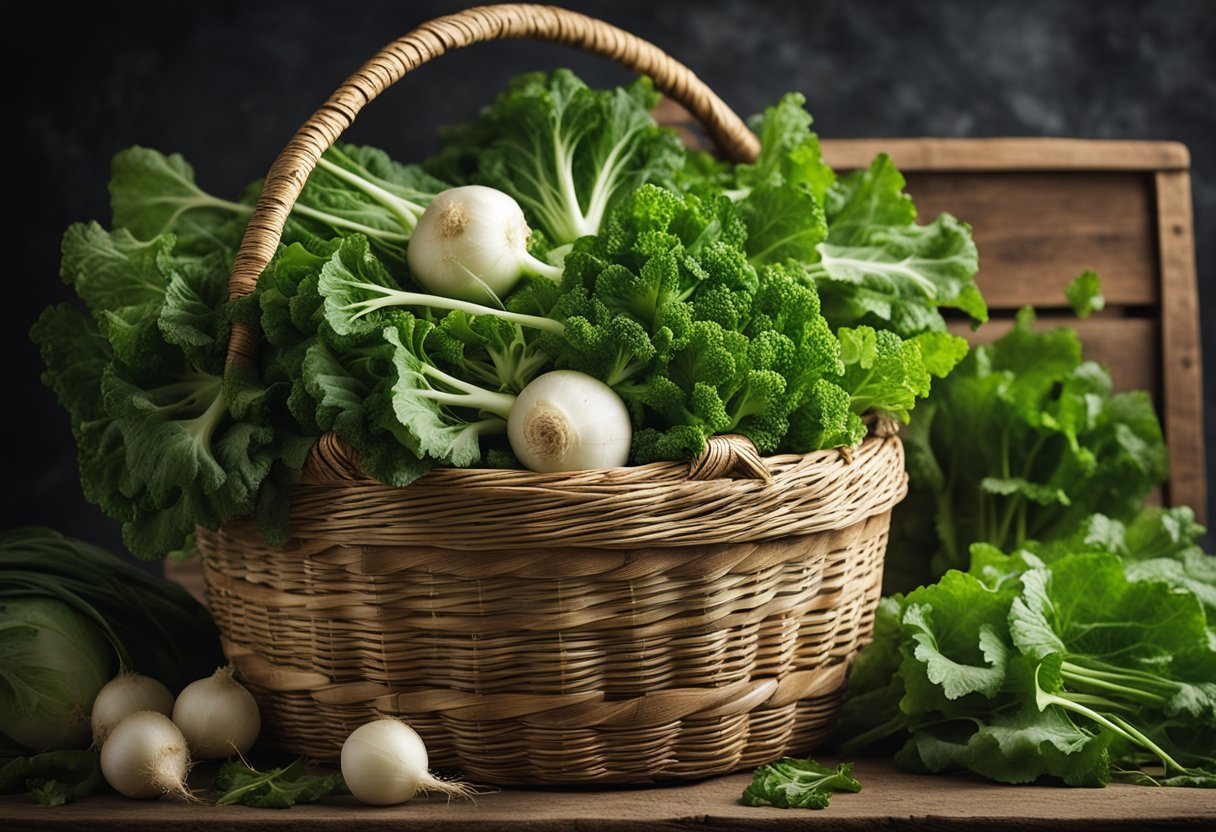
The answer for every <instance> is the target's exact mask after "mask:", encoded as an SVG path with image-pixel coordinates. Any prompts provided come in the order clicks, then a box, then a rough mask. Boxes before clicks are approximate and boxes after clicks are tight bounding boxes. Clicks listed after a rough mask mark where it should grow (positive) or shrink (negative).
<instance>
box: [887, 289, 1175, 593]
mask: <svg viewBox="0 0 1216 832" xmlns="http://www.w3.org/2000/svg"><path fill="white" fill-rule="evenodd" d="M901 437H902V439H903V441H904V447H905V450H906V453H907V466H908V476H909V486H910V488H909V495H908V499H907V500H905V501H904V503H903V504H901V505H900V506H899V507H898V508H897V509H896V513H895V516H894V519H893V522H892V527H893V532H892V539H891V545H890V549H889V552H888V557H887V561H886V572H885V574H884V584H885V588H886V589H887V591H888V592H890V591H895V590H907V589H911V588H913V587H915V586H917V585H919V584H921V583H924V582H925V581H928V580H932V579H934V578H936V577H939V576H941V575H942V574H943V573H945V571H946V570H947V569H952V568H953V569H966V568H967V564H968V553H969V549H970V546H971V544H972V543H977V542H982V543H988V544H991V545H993V546H996V547H997V548H1000V549H1004V550H1007V551H1008V550H1010V549H1014V548H1017V547H1019V546H1022V545H1024V544H1025V543H1026V542H1027V541H1030V540H1054V539H1057V538H1060V537H1063V536H1065V535H1068V534H1070V533H1072V532H1073V531H1074V530H1076V529H1077V528H1078V527H1079V525H1080V524H1081V523H1083V522H1084V521H1085V520H1086V518H1088V517H1089V516H1090V515H1092V514H1094V513H1096V512H1102V513H1104V514H1106V515H1108V516H1110V517H1113V518H1115V519H1119V520H1127V519H1130V518H1132V517H1134V516H1135V515H1136V512H1137V511H1138V510H1139V508H1140V506H1141V504H1142V503H1143V502H1144V499H1145V497H1146V496H1147V495H1148V494H1149V492H1150V491H1151V490H1152V489H1153V488H1154V487H1156V486H1157V485H1158V484H1159V483H1160V482H1161V481H1162V480H1163V479H1164V478H1165V475H1166V471H1167V467H1168V456H1167V454H1166V449H1165V443H1164V440H1163V438H1162V434H1161V426H1160V423H1159V422H1158V421H1157V414H1156V411H1155V410H1154V409H1153V403H1152V399H1151V398H1150V397H1149V395H1148V394H1147V393H1145V392H1143V391H1130V392H1123V393H1113V394H1112V392H1111V379H1110V373H1109V372H1108V371H1107V370H1106V369H1105V368H1103V367H1101V366H1099V365H1098V364H1095V363H1094V362H1092V361H1082V358H1081V341H1080V339H1079V338H1078V337H1077V333H1076V331H1075V330H1072V329H1068V328H1057V329H1051V330H1046V331H1041V332H1040V331H1036V330H1035V315H1034V311H1033V310H1031V309H1029V308H1026V309H1023V310H1021V312H1020V313H1019V314H1018V317H1017V321H1016V323H1015V325H1014V327H1013V328H1012V329H1011V330H1010V331H1009V332H1008V333H1006V334H1005V335H1004V336H1002V337H1001V338H1000V339H998V340H997V341H996V342H994V343H992V344H987V345H983V346H980V347H976V348H975V349H973V350H972V351H971V353H970V354H969V355H968V356H967V357H966V358H965V359H964V360H963V361H962V362H961V363H960V364H959V366H958V368H957V369H956V370H955V371H954V372H953V373H952V374H951V375H950V377H949V378H948V379H946V380H945V381H944V382H942V383H941V384H939V385H937V386H936V387H935V389H934V393H933V396H932V397H931V398H930V399H929V400H928V401H926V402H924V403H923V404H922V405H921V406H920V407H919V408H918V409H917V413H916V418H915V419H913V420H912V422H911V424H910V425H909V426H908V427H907V428H906V429H905V430H904V431H902V432H901ZM926 553H931V557H926Z"/></svg>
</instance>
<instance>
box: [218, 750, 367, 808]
mask: <svg viewBox="0 0 1216 832" xmlns="http://www.w3.org/2000/svg"><path fill="white" fill-rule="evenodd" d="M213 788H214V789H215V791H217V792H220V793H221V794H220V796H219V798H218V799H217V800H216V805H218V806H229V805H233V804H240V805H243V806H252V807H253V808H255V809H290V808H291V807H292V806H295V805H296V804H299V803H316V802H317V801H318V800H320V799H321V798H323V797H328V796H329V795H331V794H350V790H349V789H347V788H346V782H345V781H344V780H343V779H342V775H341V774H322V775H318V774H308V773H307V770H306V769H305V767H304V761H303V760H296V761H295V762H293V763H291V764H290V765H287V766H284V767H283V768H272V769H269V770H267V771H258V770H257V769H255V768H253V767H252V766H250V765H248V764H246V763H245V762H244V761H241V760H232V761H229V762H227V763H224V765H222V766H220V770H219V774H217V775H216V778H215V785H214V787H213Z"/></svg>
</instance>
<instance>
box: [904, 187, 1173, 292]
mask: <svg viewBox="0 0 1216 832" xmlns="http://www.w3.org/2000/svg"><path fill="white" fill-rule="evenodd" d="M907 180H908V192H909V193H910V194H912V198H913V199H914V200H915V201H916V206H917V209H918V210H919V213H920V216H921V218H922V220H921V221H922V222H928V221H930V220H932V219H933V217H936V216H937V215H938V214H939V213H942V212H946V213H950V214H953V215H954V216H956V217H958V218H960V219H962V220H964V221H965V222H967V223H970V225H971V227H972V230H973V232H974V235H975V244H976V246H977V247H978V248H979V252H980V273H979V276H978V278H977V280H978V282H979V286H980V290H981V291H983V293H984V299H985V300H987V302H988V306H989V307H990V308H992V309H1017V308H1018V307H1021V306H1024V305H1025V304H1028V303H1029V304H1033V305H1034V306H1036V307H1038V308H1040V309H1053V308H1055V309H1059V308H1065V307H1067V305H1068V302H1067V300H1066V299H1065V297H1064V287H1065V286H1067V285H1068V281H1070V280H1071V279H1072V278H1074V277H1076V276H1077V275H1078V274H1080V273H1081V272H1082V271H1084V270H1085V269H1093V270H1094V271H1096V272H1097V273H1098V275H1099V276H1100V277H1101V278H1102V291H1103V294H1105V295H1106V301H1107V303H1108V304H1110V305H1112V306H1150V305H1155V304H1156V303H1157V302H1158V299H1159V290H1158V283H1157V261H1156V258H1157V245H1156V224H1155V222H1154V218H1153V192H1152V185H1153V179H1152V177H1151V176H1146V175H1144V174H1138V173H944V172H928V173H926V172H921V171H912V172H909V173H908V174H907Z"/></svg>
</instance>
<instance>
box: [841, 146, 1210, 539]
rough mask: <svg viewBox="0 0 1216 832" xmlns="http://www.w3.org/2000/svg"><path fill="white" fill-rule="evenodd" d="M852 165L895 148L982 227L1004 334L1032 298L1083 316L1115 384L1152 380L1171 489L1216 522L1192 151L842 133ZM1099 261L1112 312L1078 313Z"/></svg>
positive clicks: (1174, 499) (979, 238) (909, 174)
mask: <svg viewBox="0 0 1216 832" xmlns="http://www.w3.org/2000/svg"><path fill="white" fill-rule="evenodd" d="M823 150H824V156H825V157H826V158H827V161H828V162H829V163H830V164H831V165H832V166H833V167H834V168H836V169H837V170H839V171H847V170H854V169H857V168H861V167H866V166H868V165H869V164H870V161H871V160H872V159H873V158H874V156H875V155H876V154H878V153H880V152H883V153H887V154H889V155H890V156H891V158H892V160H893V161H894V162H895V164H896V166H897V167H898V168H899V169H900V170H901V171H903V173H904V175H905V176H906V178H907V180H908V191H909V193H911V194H912V197H913V198H914V199H915V201H916V205H917V208H918V209H919V211H920V215H921V217H922V218H924V219H925V221H927V220H929V219H931V218H932V217H933V216H935V215H937V214H938V213H941V212H943V211H945V212H949V213H951V214H953V215H955V216H956V217H958V218H959V219H961V220H964V221H965V222H968V223H970V224H971V226H972V228H973V230H974V233H975V241H976V245H977V246H978V248H979V252H980V273H979V277H978V282H979V285H980V289H981V290H982V291H983V293H984V297H985V298H986V299H987V301H988V305H989V307H990V309H991V315H992V320H990V321H989V322H988V323H987V324H985V325H984V326H981V327H980V328H979V330H978V331H976V332H971V331H970V327H969V326H968V324H967V322H966V321H963V320H959V321H957V322H952V328H953V329H954V330H955V331H956V332H958V333H959V334H962V335H966V336H967V337H968V338H969V339H970V340H972V341H973V342H975V343H980V342H985V341H991V340H994V339H996V338H998V337H999V336H1000V335H1001V334H1003V333H1004V332H1005V331H1006V330H1008V329H1009V327H1010V326H1011V324H1012V319H1013V316H1014V313H1016V311H1017V310H1018V308H1019V307H1021V306H1023V305H1025V304H1032V305H1034V306H1035V307H1036V308H1037V309H1038V310H1039V316H1040V321H1039V325H1040V326H1044V327H1051V326H1059V325H1067V326H1072V327H1075V328H1076V329H1077V331H1078V333H1079V334H1080V336H1081V340H1082V342H1083V343H1084V348H1085V357H1086V358H1090V359H1093V360H1095V361H1098V362H1099V363H1101V364H1104V365H1106V366H1107V367H1109V368H1110V371H1111V376H1112V377H1113V380H1114V384H1115V387H1116V388H1117V389H1121V390H1129V389H1142V390H1148V391H1149V392H1150V393H1151V394H1152V395H1153V399H1154V401H1155V402H1156V403H1157V406H1158V412H1159V413H1160V415H1161V417H1162V426H1163V428H1164V430H1165V438H1166V443H1167V444H1168V446H1169V451H1170V477H1169V481H1168V482H1167V483H1166V486H1165V488H1164V490H1163V494H1162V495H1161V496H1162V499H1163V501H1164V502H1165V503H1166V504H1167V505H1189V506H1191V507H1192V508H1194V510H1195V513H1196V515H1197V516H1198V517H1199V518H1200V519H1201V520H1203V519H1204V514H1205V509H1206V504H1207V503H1206V500H1207V493H1206V481H1205V469H1204V459H1205V458H1204V452H1203V412H1202V411H1203V370H1202V366H1201V358H1200V356H1201V346H1200V341H1199V298H1198V289H1197V287H1196V278H1195V242H1194V231H1193V226H1192V216H1191V180H1190V173H1189V165H1190V157H1189V154H1188V153H1187V149H1186V147H1184V146H1183V145H1181V144H1178V143H1176V142H1133V141H1092V140H1078V139H837V140H825V141H824V142H823ZM1085 269H1093V270H1094V271H1096V272H1097V273H1098V275H1099V276H1100V277H1101V278H1102V287H1103V293H1104V294H1105V295H1106V303H1107V305H1106V309H1104V310H1103V311H1102V312H1100V313H1098V314H1095V315H1093V316H1091V317H1090V318H1089V319H1087V320H1078V319H1077V318H1076V317H1074V316H1073V315H1072V312H1071V310H1070V309H1069V308H1068V304H1067V302H1066V300H1065V298H1064V287H1065V286H1066V285H1067V284H1068V282H1069V281H1070V280H1071V279H1072V278H1074V277H1075V276H1076V275H1077V274H1079V273H1080V272H1082V271H1084V270H1085Z"/></svg>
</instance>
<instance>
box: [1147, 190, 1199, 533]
mask: <svg viewBox="0 0 1216 832" xmlns="http://www.w3.org/2000/svg"><path fill="white" fill-rule="evenodd" d="M1156 185H1157V226H1156V227H1157V232H1158V234H1159V235H1160V252H1161V266H1160V268H1161V272H1160V273H1161V336H1162V351H1163V361H1162V364H1161V373H1162V376H1161V383H1162V388H1163V391H1164V405H1165V414H1166V419H1165V441H1166V444H1167V445H1168V446H1169V449H1170V467H1171V471H1170V482H1169V492H1168V495H1167V496H1168V499H1169V502H1170V503H1171V504H1173V505H1188V506H1192V507H1193V508H1194V509H1195V514H1196V515H1197V516H1198V517H1199V520H1200V522H1205V521H1206V514H1207V512H1206V510H1205V509H1206V508H1207V487H1206V479H1205V471H1204V463H1205V459H1206V457H1205V456H1204V452H1203V451H1204V449H1203V360H1202V357H1201V352H1202V347H1201V342H1200V338H1199V289H1198V286H1197V285H1196V282H1195V240H1194V230H1193V221H1192V218H1191V217H1192V214H1191V177H1190V174H1188V173H1186V172H1184V171H1167V172H1161V173H1158V174H1157V176H1156Z"/></svg>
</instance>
